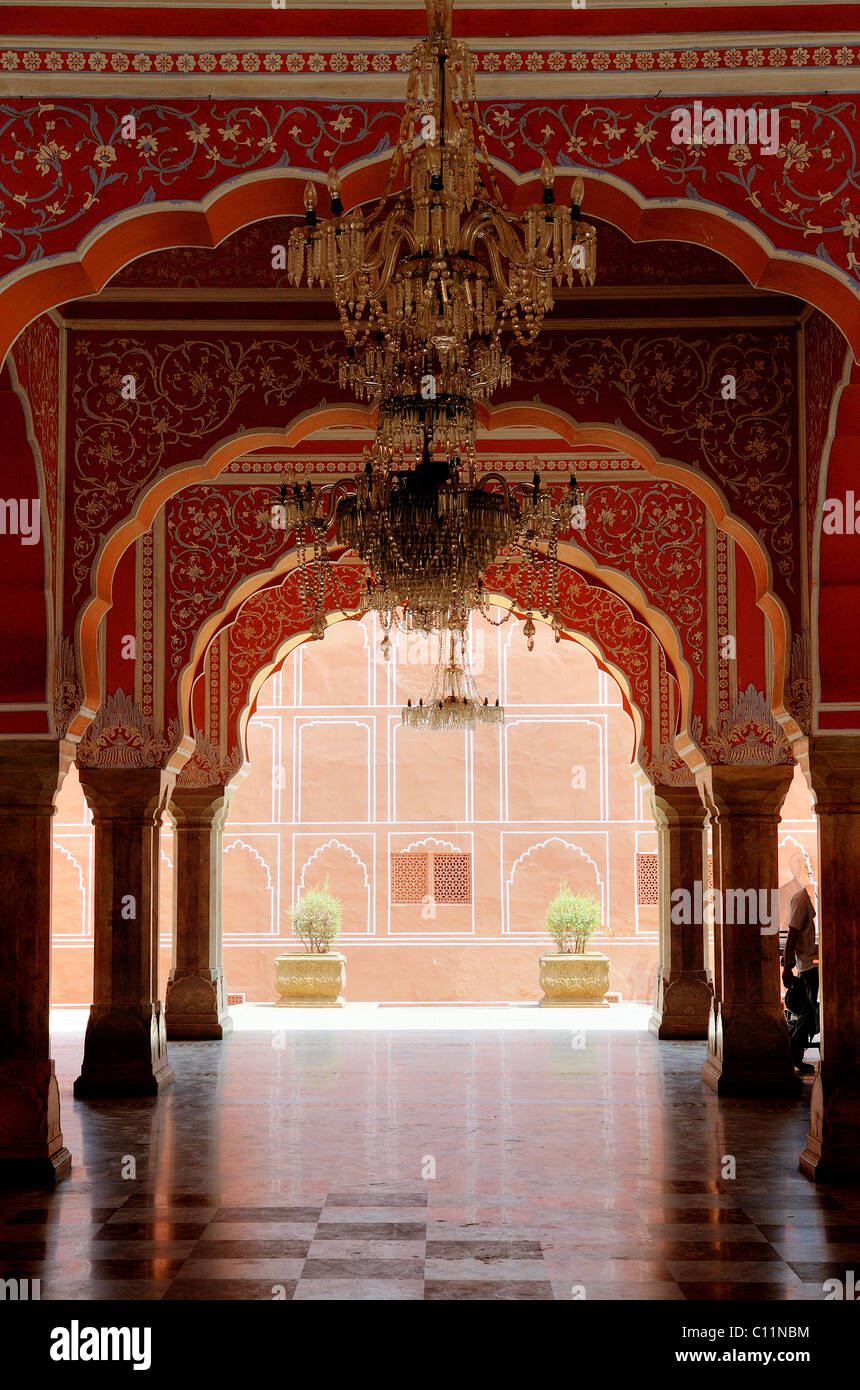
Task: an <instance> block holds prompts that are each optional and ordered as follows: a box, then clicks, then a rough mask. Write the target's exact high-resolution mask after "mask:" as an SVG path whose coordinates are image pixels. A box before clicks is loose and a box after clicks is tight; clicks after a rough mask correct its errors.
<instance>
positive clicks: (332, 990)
mask: <svg viewBox="0 0 860 1390" xmlns="http://www.w3.org/2000/svg"><path fill="white" fill-rule="evenodd" d="M275 985H276V986H277V990H278V994H279V995H280V996H281V997H280V999H279V1000H278V1001H277V1004H276V1005H275V1007H276V1008H278V1009H342V1008H343V1004H344V1000H343V990H344V988H345V987H346V956H344V955H341V953H340V951H326V952H325V953H324V954H322V955H320V954H319V953H317V952H314V953H313V954H308V953H307V952H305V951H302V952H301V953H300V954H299V953H298V952H297V953H296V954H295V955H288V956H278V958H277V960H276V961H275Z"/></svg>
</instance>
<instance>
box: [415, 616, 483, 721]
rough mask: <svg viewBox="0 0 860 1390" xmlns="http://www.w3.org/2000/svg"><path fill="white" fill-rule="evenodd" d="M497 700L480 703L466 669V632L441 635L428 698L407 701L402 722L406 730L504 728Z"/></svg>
mask: <svg viewBox="0 0 860 1390" xmlns="http://www.w3.org/2000/svg"><path fill="white" fill-rule="evenodd" d="M504 719H505V712H504V710H503V709H502V708H501V706H500V705H499V702H498V700H496V703H495V704H494V705H491V704H490V702H489V700H487V699H486V698H485V699H484V700H481V697H480V696H479V694H478V692H477V689H476V687H475V680H474V677H473V675H472V670H471V667H470V665H469V654H468V650H467V637H466V629H465V628H460V629H456V630H455V629H452V630H450V631H448V632H443V633H442V634H440V643H439V660H438V661H437V663H436V672H435V675H434V677H433V684H432V686H431V689H430V694H429V695H428V696H427V699H426V700H419V701H418V703H417V705H413V703H412V701H411V700H408V701H407V703H406V705H405V706H404V708H403V709H402V710H401V720H402V722H403V724H404V725H405V726H406V727H407V728H409V729H436V730H439V729H474V728H475V726H476V724H503V723H504Z"/></svg>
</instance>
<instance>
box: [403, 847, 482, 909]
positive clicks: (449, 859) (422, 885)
mask: <svg viewBox="0 0 860 1390" xmlns="http://www.w3.org/2000/svg"><path fill="white" fill-rule="evenodd" d="M428 899H430V900H432V901H433V902H436V903H440V904H444V903H467V904H468V903H471V901H472V856H471V854H457V853H453V854H452V853H447V852H446V853H439V854H435V853H424V852H416V851H414V850H408V851H406V852H405V853H403V854H392V856H391V901H392V903H393V904H395V905H396V906H398V907H399V906H403V905H404V904H408V903H423V902H426V901H427V900H428Z"/></svg>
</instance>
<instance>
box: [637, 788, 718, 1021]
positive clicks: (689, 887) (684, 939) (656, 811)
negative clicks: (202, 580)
mask: <svg viewBox="0 0 860 1390" xmlns="http://www.w3.org/2000/svg"><path fill="white" fill-rule="evenodd" d="M650 800H651V809H652V812H653V815H654V819H655V821H656V822H657V858H658V870H659V902H660V908H659V912H660V963H659V965H658V967H657V990H656V996H655V1000H654V1012H653V1014H652V1015H651V1021H650V1027H651V1031H652V1032H653V1033H656V1034H657V1037H658V1038H702V1039H703V1038H706V1037H707V1036H708V1019H709V1017H710V1013H711V999H712V992H711V985H710V981H709V979H708V971H707V956H706V953H705V925H704V911H703V906H704V895H705V893H706V892H707V886H708V885H707V873H706V871H705V863H706V860H705V820H706V817H707V814H708V813H707V811H706V809H705V806H704V804H703V802H702V798H701V796H700V795H699V792H698V789H697V788H696V787H695V786H691V787H690V786H687V787H670V786H665V785H662V784H661V785H658V786H655V787H654V789H653V791H652V792H651V797H650ZM697 885H698V887H697ZM679 889H682V890H683V891H684V893H685V894H686V895H687V896H686V898H684V899H681V900H679V899H677V898H676V899H675V906H674V912H673V897H672V895H673V894H674V893H677V891H678V890H679ZM673 916H674V918H676V919H677V920H675V921H673Z"/></svg>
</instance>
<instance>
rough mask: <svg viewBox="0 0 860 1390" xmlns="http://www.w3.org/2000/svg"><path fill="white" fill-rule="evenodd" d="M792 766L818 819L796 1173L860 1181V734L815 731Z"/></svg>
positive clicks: (821, 1179)
mask: <svg viewBox="0 0 860 1390" xmlns="http://www.w3.org/2000/svg"><path fill="white" fill-rule="evenodd" d="M799 761H800V764H801V767H803V769H804V772H807V773H808V775H809V776H810V780H811V782H812V790H813V792H814V795H815V813H816V816H817V818H818V854H819V865H818V868H819V880H820V895H819V905H820V912H819V917H818V920H817V923H816V926H817V929H818V960H819V972H820V977H821V989H820V996H819V999H820V1004H819V1007H820V1010H821V1066H820V1067H819V1069H818V1075H817V1076H816V1078H815V1080H814V1082H813V1085H812V1108H811V1113H810V1121H809V1134H808V1136H807V1140H806V1148H805V1149H804V1151H803V1153H802V1154H801V1158H800V1171H801V1173H804V1174H805V1175H806V1177H808V1178H811V1179H813V1181H815V1182H834V1183H839V1182H857V1180H858V1179H860V735H857V734H853V735H849V734H844V735H842V734H835V735H823V734H818V735H815V736H814V737H812V738H810V739H807V740H806V748H805V749H804V748H803V747H802V746H801V749H800V756H799Z"/></svg>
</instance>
